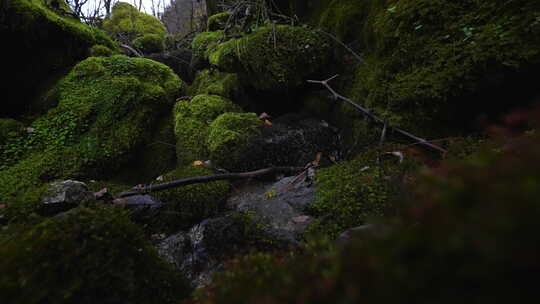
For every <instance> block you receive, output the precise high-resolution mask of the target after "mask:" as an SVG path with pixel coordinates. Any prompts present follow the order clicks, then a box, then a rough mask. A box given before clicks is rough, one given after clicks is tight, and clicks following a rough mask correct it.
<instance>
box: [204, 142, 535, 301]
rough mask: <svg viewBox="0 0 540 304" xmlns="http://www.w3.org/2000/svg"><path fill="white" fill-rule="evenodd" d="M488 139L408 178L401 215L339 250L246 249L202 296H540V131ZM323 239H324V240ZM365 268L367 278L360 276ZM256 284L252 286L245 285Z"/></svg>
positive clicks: (389, 298) (381, 298) (244, 298)
mask: <svg viewBox="0 0 540 304" xmlns="http://www.w3.org/2000/svg"><path fill="white" fill-rule="evenodd" d="M511 142H512V143H506V144H504V147H505V148H503V149H501V148H500V147H501V146H498V148H497V149H493V147H490V146H489V145H488V146H485V147H483V148H482V149H481V150H480V152H477V153H475V154H474V155H473V156H471V157H469V158H468V159H466V160H461V161H459V162H450V163H448V162H447V163H443V164H442V166H441V167H439V168H438V169H437V170H434V171H432V172H430V173H428V174H422V175H420V176H416V177H415V178H414V179H411V185H410V186H411V187H412V188H413V189H412V191H413V192H414V193H415V194H414V195H413V196H411V197H401V198H400V201H399V202H400V205H401V206H402V207H403V209H402V210H401V211H402V212H401V213H400V216H399V219H393V220H390V221H387V222H385V223H384V225H386V227H387V228H389V229H387V231H385V232H382V233H372V234H369V233H362V231H359V232H358V233H356V234H353V236H352V240H351V241H350V242H349V243H348V244H346V245H345V246H344V248H342V249H339V250H336V248H333V247H332V246H330V248H328V247H327V248H325V247H324V246H323V247H321V246H320V245H319V244H317V243H315V245H312V244H313V243H309V245H308V246H309V247H311V248H313V249H309V248H308V249H307V250H306V249H304V250H302V251H301V252H295V253H294V254H291V255H289V256H286V257H285V258H284V257H283V256H280V255H278V256H272V255H269V254H256V255H249V256H247V257H244V258H242V259H237V260H234V261H232V263H231V264H230V268H229V270H228V271H226V272H223V273H220V274H217V275H216V276H215V277H214V281H213V283H214V284H213V286H212V288H208V289H206V292H207V294H204V293H199V294H203V297H202V299H201V301H200V303H256V302H264V303H275V304H277V303H396V302H399V301H400V300H402V299H408V301H412V302H414V303H454V302H459V301H460V299H462V297H463V294H467V297H468V298H469V299H476V300H477V301H478V302H479V303H492V302H497V303H506V302H512V301H515V300H516V299H518V300H520V301H521V300H525V301H526V299H529V298H531V297H534V296H535V295H536V294H537V286H536V284H534V282H531V281H530V279H529V278H528V277H527V275H526V274H527V273H530V271H531V269H533V270H536V269H538V263H537V259H536V258H535V257H536V256H537V254H538V252H540V236H539V235H538V229H539V228H540V222H539V221H538V218H539V217H540V204H538V196H539V195H540V192H539V191H540V188H538V187H537V186H536V185H537V184H538V183H540V174H539V172H540V167H539V164H540V138H538V134H536V135H533V136H527V137H524V138H513V139H512V140H511ZM323 244H324V243H323ZM359 274H361V275H359ZM246 285H249V286H250V288H248V289H246V288H245V286H246Z"/></svg>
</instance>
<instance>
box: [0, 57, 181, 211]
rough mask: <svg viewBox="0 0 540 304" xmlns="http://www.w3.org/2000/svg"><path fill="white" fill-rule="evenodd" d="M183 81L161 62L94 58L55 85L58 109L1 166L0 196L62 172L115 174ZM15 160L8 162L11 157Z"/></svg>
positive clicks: (6, 198)
mask: <svg viewBox="0 0 540 304" xmlns="http://www.w3.org/2000/svg"><path fill="white" fill-rule="evenodd" d="M182 89H183V83H182V82H181V81H180V79H179V78H178V77H177V76H176V75H175V74H174V73H173V72H172V71H171V70H170V69H169V68H168V67H166V66H164V65H162V64H160V63H157V62H153V61H151V60H148V59H141V58H128V57H125V56H112V57H91V58H89V59H87V60H85V61H83V62H81V63H79V64H78V65H77V66H76V67H75V68H74V69H73V70H72V71H71V72H70V74H69V75H68V76H67V77H66V78H64V79H63V80H62V82H61V83H60V84H59V85H58V92H59V93H58V94H59V102H58V106H57V107H56V108H53V109H52V110H50V111H49V112H48V113H47V114H46V115H45V116H43V117H41V118H39V119H37V120H36V121H34V122H33V123H32V128H33V129H34V131H33V132H32V133H30V134H28V135H27V136H26V137H25V138H24V140H23V141H22V142H21V143H20V145H19V146H18V148H19V149H20V153H19V154H18V157H19V159H18V160H17V162H16V163H15V164H14V165H8V166H4V164H0V165H2V171H0V181H1V182H0V200H1V201H3V202H17V201H18V198H17V197H18V196H20V195H22V194H23V193H24V192H25V191H29V190H30V189H32V188H34V187H39V186H40V185H41V184H43V183H46V182H48V181H50V180H54V179H59V178H66V177H69V178H100V179H103V178H105V177H108V176H111V175H114V174H116V173H117V170H118V169H119V168H121V166H122V165H123V164H126V163H127V162H128V161H129V160H130V157H131V156H133V155H134V152H136V151H137V150H138V149H140V148H142V147H143V146H144V145H146V144H150V143H151V142H152V139H151V138H150V136H149V135H150V134H151V132H152V130H154V128H155V126H156V124H157V123H158V122H159V121H158V120H159V118H160V117H161V115H163V114H164V113H167V112H168V111H170V109H171V108H172V107H173V103H174V98H175V97H176V96H178V95H180V94H181V93H182ZM12 161H13V160H12Z"/></svg>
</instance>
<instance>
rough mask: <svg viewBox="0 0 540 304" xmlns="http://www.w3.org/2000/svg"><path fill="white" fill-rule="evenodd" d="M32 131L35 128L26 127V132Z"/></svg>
mask: <svg viewBox="0 0 540 304" xmlns="http://www.w3.org/2000/svg"><path fill="white" fill-rule="evenodd" d="M34 131H35V129H34V128H32V127H28V128H26V132H27V133H34Z"/></svg>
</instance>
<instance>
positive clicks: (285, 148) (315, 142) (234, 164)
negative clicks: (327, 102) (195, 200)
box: [213, 114, 339, 171]
mask: <svg viewBox="0 0 540 304" xmlns="http://www.w3.org/2000/svg"><path fill="white" fill-rule="evenodd" d="M233 148H234V147H233ZM236 149H241V150H242V151H241V152H242V153H236V154H235V153H229V154H227V155H221V156H220V155H216V156H213V158H215V159H213V160H215V163H216V164H217V166H218V167H223V168H225V169H227V170H231V171H251V170H256V169H260V168H266V167H272V166H302V167H303V166H304V165H306V163H308V162H310V161H313V160H314V159H315V157H316V155H317V153H318V152H322V153H323V154H324V155H326V156H335V155H337V151H338V150H339V139H338V136H337V132H336V131H335V130H334V129H333V128H332V127H331V126H330V125H329V124H328V123H326V122H325V121H322V120H318V119H314V118H310V117H306V116H302V115H297V114H288V115H285V116H282V117H280V118H278V119H276V120H273V121H271V125H264V126H262V127H261V128H260V135H257V136H252V137H251V138H250V139H249V140H248V142H247V143H246V144H245V145H242V146H240V145H237V148H236Z"/></svg>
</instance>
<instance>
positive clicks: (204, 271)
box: [157, 213, 250, 287]
mask: <svg viewBox="0 0 540 304" xmlns="http://www.w3.org/2000/svg"><path fill="white" fill-rule="evenodd" d="M241 217H242V215H240V214H237V213H230V214H227V215H225V216H223V217H219V218H214V219H207V220H204V221H203V222H201V223H200V224H198V225H196V226H194V227H193V228H191V229H190V230H189V231H188V232H179V233H177V234H175V235H172V236H170V237H168V238H166V239H165V240H163V241H161V242H160V243H159V244H158V245H157V248H158V252H159V254H160V256H161V257H163V258H164V259H165V260H167V261H168V262H169V263H171V264H172V265H174V266H175V267H176V269H177V270H178V271H181V272H182V273H184V274H185V275H186V276H187V278H188V279H189V280H190V281H191V283H192V285H193V287H204V286H206V285H207V284H208V283H209V282H210V279H211V277H212V275H213V273H214V272H216V271H218V270H219V269H221V268H222V263H223V261H225V260H226V259H227V258H228V257H231V256H232V255H234V254H236V253H238V252H241V251H242V250H244V249H245V248H247V246H248V245H249V238H250V236H249V235H247V233H249V232H250V231H247V230H246V226H245V222H243V221H242V220H239V219H240V218H241Z"/></svg>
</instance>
